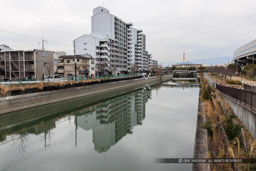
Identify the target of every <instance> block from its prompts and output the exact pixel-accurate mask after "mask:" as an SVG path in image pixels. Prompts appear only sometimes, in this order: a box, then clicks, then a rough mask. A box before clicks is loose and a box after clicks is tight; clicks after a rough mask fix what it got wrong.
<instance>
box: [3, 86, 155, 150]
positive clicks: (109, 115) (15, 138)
mask: <svg viewBox="0 0 256 171" xmlns="http://www.w3.org/2000/svg"><path fill="white" fill-rule="evenodd" d="M150 97H151V90H150V87H148V86H147V87H145V88H143V89H140V90H137V91H134V92H131V93H128V94H124V95H121V96H117V97H115V98H111V99H109V100H106V101H104V102H100V103H98V104H94V105H91V106H85V107H83V109H80V110H77V111H73V112H72V113H70V112H69V111H67V112H63V111H62V112H61V113H58V111H56V113H54V114H52V115H51V116H47V117H44V118H40V119H38V120H34V119H33V118H31V116H33V115H31V114H30V112H29V113H26V115H24V117H22V115H21V116H19V117H21V118H20V119H19V120H17V119H16V118H17V116H16V115H14V116H12V115H11V116H9V117H3V118H0V123H1V124H0V142H1V144H0V145H3V144H7V143H10V142H15V143H19V149H20V151H21V152H25V151H26V148H27V147H28V145H27V144H26V136H28V135H31V134H32V135H43V136H42V137H43V143H44V144H43V145H44V147H45V148H47V147H50V145H51V144H50V141H51V136H54V135H51V130H52V129H54V128H55V127H56V122H58V120H60V119H63V118H65V119H69V120H70V117H71V116H75V119H74V121H75V129H76V135H75V144H76V146H77V138H78V137H77V129H78V127H79V128H82V129H84V130H85V131H88V130H92V140H93V143H94V149H95V150H96V151H97V152H99V153H101V152H106V151H107V150H109V149H110V147H111V146H113V145H114V144H116V143H117V142H118V141H119V140H121V139H122V138H123V137H124V136H125V135H126V134H131V133H132V132H133V127H135V126H136V125H141V124H142V121H143V119H144V118H145V111H146V107H145V104H146V103H147V101H148V99H149V98H150ZM44 113H47V112H45V111H44V112H42V113H40V112H37V113H36V114H35V113H34V114H35V118H37V116H44ZM28 116H30V117H29V118H28ZM31 120H32V121H31Z"/></svg>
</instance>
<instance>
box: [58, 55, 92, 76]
mask: <svg viewBox="0 0 256 171" xmlns="http://www.w3.org/2000/svg"><path fill="white" fill-rule="evenodd" d="M95 64H96V61H95V58H93V57H92V56H91V55H89V54H84V55H65V56H60V57H59V61H58V69H57V72H58V74H60V75H62V76H64V77H67V76H68V77H70V76H75V75H76V76H83V77H87V76H91V77H94V76H95ZM75 73H76V74H75Z"/></svg>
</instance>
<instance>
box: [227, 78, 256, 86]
mask: <svg viewBox="0 0 256 171" xmlns="http://www.w3.org/2000/svg"><path fill="white" fill-rule="evenodd" d="M231 80H238V81H243V83H244V84H248V85H255V86H256V81H253V80H248V79H246V78H242V77H240V76H232V77H231Z"/></svg>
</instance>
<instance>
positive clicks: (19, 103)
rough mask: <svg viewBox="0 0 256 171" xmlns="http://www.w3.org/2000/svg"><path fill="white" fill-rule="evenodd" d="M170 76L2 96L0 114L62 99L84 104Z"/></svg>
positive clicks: (49, 105) (66, 103)
mask: <svg viewBox="0 0 256 171" xmlns="http://www.w3.org/2000/svg"><path fill="white" fill-rule="evenodd" d="M171 78H172V75H171V74H169V75H162V76H155V77H151V78H150V79H147V80H146V79H134V80H126V81H119V82H111V83H103V84H97V85H91V86H84V87H76V88H69V89H64V90H56V91H49V92H40V93H33V94H26V95H18V96H11V97H3V98H0V109H1V110H0V114H7V113H12V114H13V112H21V110H23V109H30V108H32V109H31V110H33V107H37V106H43V105H47V108H50V107H51V106H55V107H58V104H55V103H58V102H63V101H65V105H66V106H70V105H71V106H72V103H73V101H74V100H75V101H76V105H78V106H79V105H86V104H90V103H95V102H97V101H100V100H104V99H106V98H110V97H113V96H116V95H118V94H121V93H126V92H129V91H133V90H136V89H139V88H141V87H143V86H145V85H146V84H148V85H153V84H156V83H159V82H161V81H167V80H170V79H171ZM60 105H63V103H60ZM66 106H65V107H66ZM71 106H70V107H71ZM52 110H54V108H52Z"/></svg>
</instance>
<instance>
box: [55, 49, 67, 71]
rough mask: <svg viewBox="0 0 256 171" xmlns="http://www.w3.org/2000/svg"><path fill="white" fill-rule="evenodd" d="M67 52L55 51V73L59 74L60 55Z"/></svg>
mask: <svg viewBox="0 0 256 171" xmlns="http://www.w3.org/2000/svg"><path fill="white" fill-rule="evenodd" d="M65 55H66V52H54V73H56V74H57V68H58V61H59V57H60V56H65Z"/></svg>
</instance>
